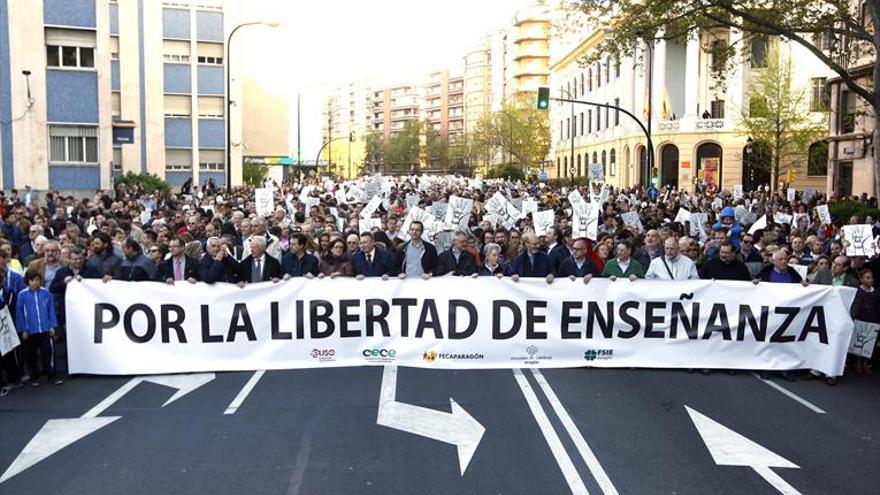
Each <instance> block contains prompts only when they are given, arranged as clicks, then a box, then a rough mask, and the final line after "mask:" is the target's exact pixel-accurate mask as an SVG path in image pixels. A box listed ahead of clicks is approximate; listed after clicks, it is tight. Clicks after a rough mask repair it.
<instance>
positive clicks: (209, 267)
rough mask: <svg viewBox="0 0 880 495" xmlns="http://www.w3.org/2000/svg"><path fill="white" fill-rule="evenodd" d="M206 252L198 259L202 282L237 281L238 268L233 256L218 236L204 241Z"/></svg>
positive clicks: (231, 282) (232, 282)
mask: <svg viewBox="0 0 880 495" xmlns="http://www.w3.org/2000/svg"><path fill="white" fill-rule="evenodd" d="M205 249H206V251H207V252H206V253H205V255H204V256H202V258H201V259H200V260H199V272H200V276H201V280H202V282H205V283H207V284H213V283H216V282H226V283H230V284H234V283H237V282H238V276H239V272H240V268H239V266H238V262H237V261H235V257H234V256H233V255H232V254H231V253H230V252H229V251H228V248H227V247H226V246H224V245H223V242H222V241H221V240H220V238H218V237H211V238H209V239H208V241H207V242H206V243H205Z"/></svg>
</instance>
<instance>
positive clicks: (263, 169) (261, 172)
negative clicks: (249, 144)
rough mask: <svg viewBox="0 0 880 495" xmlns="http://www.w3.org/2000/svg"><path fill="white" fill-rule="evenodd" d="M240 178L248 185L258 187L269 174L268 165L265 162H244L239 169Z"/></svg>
mask: <svg viewBox="0 0 880 495" xmlns="http://www.w3.org/2000/svg"><path fill="white" fill-rule="evenodd" d="M241 173H242V180H243V181H244V183H245V184H247V185H249V186H254V187H258V186H261V185H262V184H263V180H264V179H265V178H266V176H268V175H269V165H266V164H265V163H252V162H247V161H246V162H244V164H243V165H242V169H241Z"/></svg>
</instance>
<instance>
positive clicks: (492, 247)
mask: <svg viewBox="0 0 880 495" xmlns="http://www.w3.org/2000/svg"><path fill="white" fill-rule="evenodd" d="M500 254H501V246H499V245H498V244H495V243H494V242H490V243H489V244H486V246H485V247H484V248H483V256H484V257H485V258H486V259H485V260H484V261H483V264H482V265H480V270H479V272H477V273H475V274H473V275H472V276H473V277H474V278H476V277H478V276H495V277H498V278H501V277H503V276H504V273H505V271H506V270H507V267H506V266H504V265H502V264H501V263H500V261H499V255H500Z"/></svg>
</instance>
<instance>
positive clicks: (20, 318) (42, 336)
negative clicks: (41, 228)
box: [15, 270, 64, 387]
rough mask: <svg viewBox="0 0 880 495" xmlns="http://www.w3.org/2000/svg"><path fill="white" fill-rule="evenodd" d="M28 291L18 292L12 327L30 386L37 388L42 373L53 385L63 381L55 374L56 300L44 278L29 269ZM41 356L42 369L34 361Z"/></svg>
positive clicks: (26, 278)
mask: <svg viewBox="0 0 880 495" xmlns="http://www.w3.org/2000/svg"><path fill="white" fill-rule="evenodd" d="M24 281H25V284H27V289H24V290H22V291H21V292H19V293H18V301H16V304H15V327H16V330H18V333H19V335H20V336H21V341H22V344H24V345H23V347H24V354H25V359H26V361H27V364H28V369H29V370H30V375H31V386H33V387H39V386H40V376H41V375H42V374H45V375H47V376H48V377H49V381H50V382H54V383H55V384H56V385H60V384H62V383H64V379H63V378H61V377H60V376H57V375H56V373H55V343H54V341H53V340H52V338H53V337H55V327H57V326H58V320H57V317H56V315H55V298H54V297H52V293H51V292H49V290H48V289H46V288H44V287H43V277H42V276H41V275H40V273H39V272H37V271H36V270H28V271H27V273H25V275H24ZM38 353H39V354H40V358H41V361H42V370H41V369H40V367H39V363H38V361H37V354H38Z"/></svg>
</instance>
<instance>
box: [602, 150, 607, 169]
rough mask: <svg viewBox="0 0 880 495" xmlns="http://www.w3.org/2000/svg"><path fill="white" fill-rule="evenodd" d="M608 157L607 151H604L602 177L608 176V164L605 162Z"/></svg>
mask: <svg viewBox="0 0 880 495" xmlns="http://www.w3.org/2000/svg"><path fill="white" fill-rule="evenodd" d="M606 157H607V155H606V154H605V150H602V175H608V162H607V161H606V160H605V158H606Z"/></svg>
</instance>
